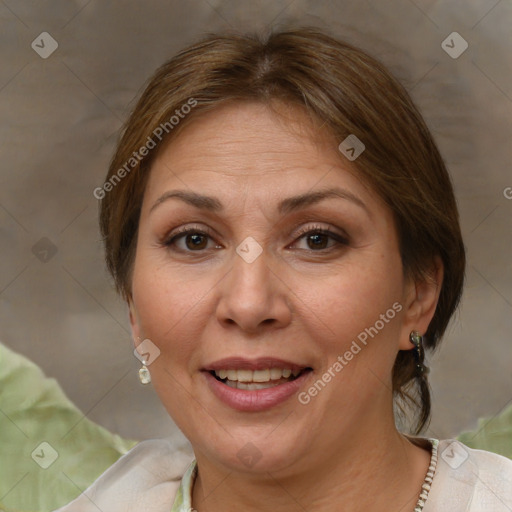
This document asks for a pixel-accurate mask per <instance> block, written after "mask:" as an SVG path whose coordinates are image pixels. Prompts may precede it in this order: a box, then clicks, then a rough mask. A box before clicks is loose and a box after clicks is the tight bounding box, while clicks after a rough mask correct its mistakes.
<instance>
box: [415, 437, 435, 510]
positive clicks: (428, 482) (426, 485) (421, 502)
mask: <svg viewBox="0 0 512 512" xmlns="http://www.w3.org/2000/svg"><path fill="white" fill-rule="evenodd" d="M430 442H431V443H432V455H431V456H430V465H429V467H428V471H427V475H426V476H425V480H424V481H423V485H422V486H421V493H420V497H419V498H418V501H417V503H416V507H415V508H414V512H421V511H422V510H423V507H424V506H425V502H426V501H427V497H428V493H429V491H430V487H431V486H432V480H433V479H434V473H435V472H436V466H437V445H438V444H439V441H438V440H437V439H431V440H430Z"/></svg>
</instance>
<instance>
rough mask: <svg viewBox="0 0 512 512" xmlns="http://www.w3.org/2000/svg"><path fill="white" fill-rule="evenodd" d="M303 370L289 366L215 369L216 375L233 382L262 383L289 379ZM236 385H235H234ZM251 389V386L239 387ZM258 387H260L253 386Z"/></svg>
mask: <svg viewBox="0 0 512 512" xmlns="http://www.w3.org/2000/svg"><path fill="white" fill-rule="evenodd" d="M300 372H301V370H293V371H292V370H290V369H289V368H266V369H265V370H255V371H252V370H215V375H216V376H217V377H219V378H220V379H223V380H224V379H228V381H233V382H238V383H240V382H244V383H245V382H250V383H262V382H269V381H274V380H280V379H288V378H289V377H290V376H291V375H293V376H294V377H297V375H299V373H300ZM232 387H234V386H232ZM239 389H250V388H239ZM252 389H258V388H252Z"/></svg>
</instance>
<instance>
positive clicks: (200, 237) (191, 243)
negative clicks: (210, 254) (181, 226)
mask: <svg viewBox="0 0 512 512" xmlns="http://www.w3.org/2000/svg"><path fill="white" fill-rule="evenodd" d="M209 239H210V235H209V234H208V233H206V232H204V231H201V230H198V229H185V230H183V231H181V232H179V233H178V234H175V235H173V236H171V238H169V240H167V241H166V242H165V246H166V247H172V248H176V250H178V251H181V252H199V251H202V250H204V249H207V245H208V240H209ZM181 240H183V241H184V243H182V244H181V246H180V245H179V244H178V242H180V241H181Z"/></svg>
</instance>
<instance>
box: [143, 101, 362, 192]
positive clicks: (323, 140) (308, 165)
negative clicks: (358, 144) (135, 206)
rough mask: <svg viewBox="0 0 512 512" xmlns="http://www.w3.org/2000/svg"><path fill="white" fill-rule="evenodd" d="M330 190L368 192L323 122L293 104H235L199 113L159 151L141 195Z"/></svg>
mask: <svg viewBox="0 0 512 512" xmlns="http://www.w3.org/2000/svg"><path fill="white" fill-rule="evenodd" d="M333 186H342V187H344V188H347V187H348V188H350V189H351V190H354V192H357V191H359V193H360V194H361V193H365V194H370V195H371V191H369V190H368V188H367V187H365V186H364V185H363V184H362V183H361V181H360V180H359V179H358V178H357V175H356V172H355V170H354V168H353V167H352V166H351V164H350V162H348V160H346V159H345V158H344V157H343V156H342V155H341V154H340V153H339V151H338V142H337V140H336V138H335V137H334V135H333V134H332V133H331V132H330V131H329V130H328V129H327V127H326V126H325V125H322V123H321V122H319V121H318V120H314V119H311V118H310V117H309V116H308V115H307V114H306V113H305V112H304V111H303V110H302V109H300V108H298V107H293V106H289V105H288V106H287V105H280V106H279V110H278V113H276V112H275V111H273V110H271V109H270V108H269V107H267V106H266V105H264V104H261V103H248V102H243V103H242V102H238V103H231V104H226V105H223V106H221V107H218V108H216V109H215V110H212V111H209V112H207V113H203V114H200V115H199V116H198V117H197V118H194V119H193V120H191V122H190V123H189V124H188V125H187V126H186V127H185V128H184V129H183V130H182V131H181V132H180V133H179V134H178V135H177V136H176V137H175V138H174V139H172V140H171V141H170V142H169V143H168V144H167V146H166V147H165V148H163V150H161V152H160V153H159V154H158V156H157V158H156V159H155V161H154V163H153V165H152V168H151V174H150V178H149V181H148V184H147V188H146V194H145V196H146V198H148V201H150V200H154V199H155V198H156V197H157V196H158V195H159V194H161V193H162V192H164V191H165V190H166V189H168V188H177V187H179V188H181V189H183V188H189V189H190V190H192V191H195V192H205V191H215V192H216V193H217V195H222V196H224V197H225V198H226V201H227V202H236V200H237V197H236V193H237V191H238V192H240V193H241V194H244V198H245V199H246V196H247V195H248V196H253V197H254V198H255V199H257V198H258V197H259V198H261V199H262V200H265V199H266V198H269V196H275V195H284V194H286V195H288V193H289V192H290V191H294V192H296V193H305V192H307V191H309V190H311V189H313V188H315V189H316V188H322V189H324V188H328V187H333ZM245 199H244V200H245Z"/></svg>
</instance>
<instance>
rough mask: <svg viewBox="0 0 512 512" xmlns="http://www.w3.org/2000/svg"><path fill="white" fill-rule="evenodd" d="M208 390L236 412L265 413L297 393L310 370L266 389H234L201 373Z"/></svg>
mask: <svg viewBox="0 0 512 512" xmlns="http://www.w3.org/2000/svg"><path fill="white" fill-rule="evenodd" d="M203 373H204V375H205V377H206V380H207V382H208V385H209V386H210V389H211V390H212V391H213V393H214V394H215V395H216V396H217V398H219V399H220V400H221V401H222V402H224V403H225V404H227V405H229V406H230V407H231V408H233V409H236V410H237V411H251V412H257V411H265V410H267V409H270V408H271V407H275V406H276V405H278V404H280V403H282V402H284V401H285V400H287V399H288V398H290V397H291V396H293V395H295V394H296V393H298V392H299V390H300V388H301V387H302V386H303V385H304V382H305V381H306V379H307V378H308V377H309V375H310V373H311V370H306V371H304V372H303V373H302V374H301V375H299V376H298V377H297V378H296V379H295V380H292V381H289V382H285V383H284V384H278V385H277V386H274V387H271V388H266V389H252V390H250V389H236V388H231V387H229V386H228V385H227V384H223V383H222V382H220V381H219V380H217V379H216V378H215V377H214V376H213V375H212V374H211V373H210V372H207V371H204V372H203Z"/></svg>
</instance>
